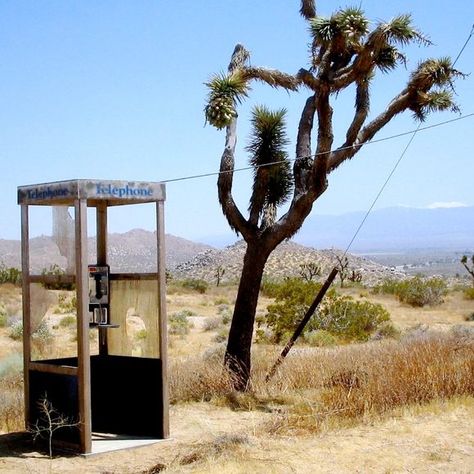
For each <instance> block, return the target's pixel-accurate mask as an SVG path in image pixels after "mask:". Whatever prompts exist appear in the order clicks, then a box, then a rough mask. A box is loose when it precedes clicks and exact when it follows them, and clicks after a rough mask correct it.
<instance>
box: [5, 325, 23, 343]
mask: <svg viewBox="0 0 474 474" xmlns="http://www.w3.org/2000/svg"><path fill="white" fill-rule="evenodd" d="M8 336H9V337H10V338H11V339H13V340H14V341H19V340H20V339H21V338H22V337H23V322H22V321H20V320H17V321H14V322H13V323H12V325H11V326H10V331H9V333H8Z"/></svg>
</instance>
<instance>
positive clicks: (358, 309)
mask: <svg viewBox="0 0 474 474" xmlns="http://www.w3.org/2000/svg"><path fill="white" fill-rule="evenodd" d="M389 320H390V315H389V313H388V311H387V310H386V309H385V308H384V307H383V306H382V305H380V304H375V303H371V302H369V301H354V299H353V298H351V297H350V296H338V295H336V294H333V295H328V299H327V301H326V302H325V304H323V305H322V307H321V310H320V311H319V313H318V317H317V318H315V323H316V324H317V325H318V328H320V329H324V330H326V331H328V332H329V333H331V334H333V335H336V336H338V337H339V338H341V339H344V340H346V341H366V340H368V339H369V337H370V335H371V334H373V333H374V332H375V331H376V330H377V329H378V328H379V327H380V326H381V325H382V324H383V323H386V322H387V321H389Z"/></svg>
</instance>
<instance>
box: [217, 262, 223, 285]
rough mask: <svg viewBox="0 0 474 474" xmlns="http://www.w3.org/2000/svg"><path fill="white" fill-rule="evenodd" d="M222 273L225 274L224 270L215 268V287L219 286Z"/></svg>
mask: <svg viewBox="0 0 474 474" xmlns="http://www.w3.org/2000/svg"><path fill="white" fill-rule="evenodd" d="M224 273H225V268H224V267H222V266H221V265H219V266H218V267H217V268H216V273H215V277H216V286H219V285H220V284H221V278H222V277H223V276H224Z"/></svg>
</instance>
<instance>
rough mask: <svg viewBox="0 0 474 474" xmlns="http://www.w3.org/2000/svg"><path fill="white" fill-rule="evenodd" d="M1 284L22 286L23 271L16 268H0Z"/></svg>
mask: <svg viewBox="0 0 474 474" xmlns="http://www.w3.org/2000/svg"><path fill="white" fill-rule="evenodd" d="M0 283H12V284H13V285H21V271H20V270H18V268H14V267H9V268H7V267H5V266H4V265H1V266H0Z"/></svg>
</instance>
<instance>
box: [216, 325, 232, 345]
mask: <svg viewBox="0 0 474 474" xmlns="http://www.w3.org/2000/svg"><path fill="white" fill-rule="evenodd" d="M228 337H229V329H228V328H220V329H219V331H217V334H216V335H215V336H214V338H213V339H212V341H213V342H217V343H221V342H225V341H227V338H228Z"/></svg>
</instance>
